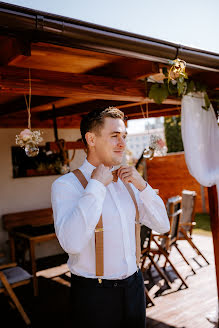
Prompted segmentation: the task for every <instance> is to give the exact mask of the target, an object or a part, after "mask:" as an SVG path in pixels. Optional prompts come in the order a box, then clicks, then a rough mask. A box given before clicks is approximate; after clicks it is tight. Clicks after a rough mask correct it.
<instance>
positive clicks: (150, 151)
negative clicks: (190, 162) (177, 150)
mask: <svg viewBox="0 0 219 328" xmlns="http://www.w3.org/2000/svg"><path fill="white" fill-rule="evenodd" d="M155 152H156V153H157V154H158V155H161V156H162V155H164V154H165V153H166V145H165V142H164V141H163V139H162V138H161V137H160V136H158V135H155V134H151V135H150V142H149V145H148V147H146V148H145V149H144V152H143V157H144V158H147V159H149V160H151V159H152V158H153V157H154V155H155Z"/></svg>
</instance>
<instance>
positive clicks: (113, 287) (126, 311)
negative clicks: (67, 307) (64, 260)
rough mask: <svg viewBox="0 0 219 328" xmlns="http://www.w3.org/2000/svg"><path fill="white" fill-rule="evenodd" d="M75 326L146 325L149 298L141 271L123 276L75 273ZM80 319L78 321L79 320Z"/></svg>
mask: <svg viewBox="0 0 219 328" xmlns="http://www.w3.org/2000/svg"><path fill="white" fill-rule="evenodd" d="M71 306H72V311H71V312H72V318H73V321H74V323H75V326H74V327H78V328H88V327H90V328H145V327H146V323H145V319H146V302H145V292H144V282H143V278H142V274H141V271H140V270H139V271H138V272H136V273H134V274H133V275H132V276H131V277H128V278H126V279H123V280H105V279H103V280H102V282H101V283H99V282H98V280H97V279H90V278H83V277H78V276H75V275H72V276H71ZM76 322H77V324H76Z"/></svg>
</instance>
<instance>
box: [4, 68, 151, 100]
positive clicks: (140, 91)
mask: <svg viewBox="0 0 219 328" xmlns="http://www.w3.org/2000/svg"><path fill="white" fill-rule="evenodd" d="M28 76H29V71H28V69H25V68H15V67H2V68H0V94H8V93H10V94H28V93H29V79H28ZM31 90H32V94H33V95H40V96H45V95H47V96H56V97H74V95H77V96H78V95H81V96H82V97H83V95H85V96H86V97H87V96H90V97H91V98H92V99H106V100H124V101H143V100H144V98H145V87H144V83H143V82H141V81H129V80H125V79H116V78H110V77H103V76H92V75H85V74H72V73H63V72H54V71H45V70H35V69H31Z"/></svg>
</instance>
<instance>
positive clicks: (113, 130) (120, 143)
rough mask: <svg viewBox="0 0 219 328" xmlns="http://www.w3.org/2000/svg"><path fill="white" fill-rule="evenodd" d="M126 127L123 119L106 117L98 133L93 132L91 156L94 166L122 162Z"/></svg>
mask: <svg viewBox="0 0 219 328" xmlns="http://www.w3.org/2000/svg"><path fill="white" fill-rule="evenodd" d="M126 135H127V132H126V128H125V124H124V122H123V120H121V119H119V118H111V117H106V118H105V119H104V125H103V127H102V129H101V130H100V133H99V134H95V137H94V146H93V147H92V148H93V152H92V157H93V158H95V162H96V163H95V166H98V165H100V164H104V165H105V166H109V167H111V166H116V165H120V164H121V163H122V159H123V155H124V151H125V146H126V140H125V139H126Z"/></svg>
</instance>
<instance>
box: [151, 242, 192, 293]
mask: <svg viewBox="0 0 219 328" xmlns="http://www.w3.org/2000/svg"><path fill="white" fill-rule="evenodd" d="M153 240H154V242H155V244H156V245H157V247H158V248H159V251H160V252H161V253H162V254H163V255H164V256H165V258H166V260H167V262H169V264H170V265H171V267H172V268H173V271H174V272H175V273H176V275H177V276H178V277H179V278H180V280H181V281H182V283H183V285H184V286H185V287H186V288H189V286H188V285H187V283H186V282H185V280H184V279H183V277H182V276H181V275H180V273H179V272H178V271H177V269H176V268H175V266H174V265H173V263H172V262H171V261H170V259H169V255H168V253H167V252H166V251H165V250H164V249H163V248H162V247H161V246H160V245H159V244H158V242H157V241H156V240H155V238H153Z"/></svg>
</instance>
